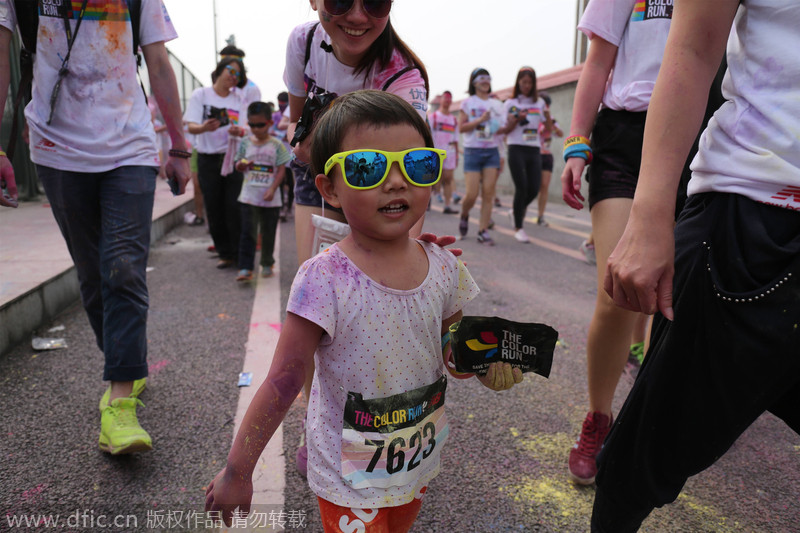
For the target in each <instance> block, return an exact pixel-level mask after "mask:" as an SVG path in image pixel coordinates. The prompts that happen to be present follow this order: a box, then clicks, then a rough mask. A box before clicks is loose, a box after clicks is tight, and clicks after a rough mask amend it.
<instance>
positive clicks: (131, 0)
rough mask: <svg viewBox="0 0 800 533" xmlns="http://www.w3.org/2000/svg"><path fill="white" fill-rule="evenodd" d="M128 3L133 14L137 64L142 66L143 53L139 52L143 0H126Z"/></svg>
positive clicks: (129, 11) (134, 53)
mask: <svg viewBox="0 0 800 533" xmlns="http://www.w3.org/2000/svg"><path fill="white" fill-rule="evenodd" d="M125 1H126V3H127V4H128V13H130V15H131V31H132V33H133V55H135V56H136V66H137V67H141V66H142V55H141V54H140V53H139V29H140V28H141V22H142V0H125Z"/></svg>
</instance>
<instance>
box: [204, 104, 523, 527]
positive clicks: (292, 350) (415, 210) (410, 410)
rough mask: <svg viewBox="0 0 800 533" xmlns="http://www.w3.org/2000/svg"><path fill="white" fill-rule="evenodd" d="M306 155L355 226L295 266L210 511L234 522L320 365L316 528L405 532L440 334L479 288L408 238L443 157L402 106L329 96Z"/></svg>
mask: <svg viewBox="0 0 800 533" xmlns="http://www.w3.org/2000/svg"><path fill="white" fill-rule="evenodd" d="M312 153H313V154H314V157H313V159H312V168H313V169H314V172H315V175H316V178H315V181H316V184H317V186H318V188H319V190H320V192H321V193H322V195H323V196H324V197H325V200H326V201H327V202H329V203H330V204H331V205H335V206H339V207H341V208H342V209H343V210H344V213H345V214H346V215H347V220H348V222H349V224H350V228H351V233H350V235H349V236H348V237H346V238H345V239H343V240H342V241H341V242H339V243H336V244H334V245H332V246H331V247H330V248H328V249H327V250H326V251H325V252H323V253H321V254H318V255H317V256H315V257H313V258H312V259H310V260H309V261H307V262H305V263H304V264H303V265H302V267H301V269H300V271H299V272H298V274H297V276H296V278H295V281H294V284H293V286H292V291H291V294H290V296H289V302H288V304H287V314H286V321H285V322H284V324H283V327H282V330H281V335H280V338H279V340H278V346H277V348H276V350H275V357H274V361H273V363H272V367H271V368H270V371H269V375H268V376H267V378H266V380H265V381H264V384H263V385H262V386H261V387H260V388H259V390H258V393H257V394H256V397H255V399H254V400H253V403H252V404H251V405H250V407H249V408H248V410H247V413H246V415H245V418H244V420H243V422H242V426H241V429H240V431H239V433H238V434H237V436H236V439H235V441H234V444H233V447H232V449H231V451H230V453H229V455H228V462H227V465H226V467H225V469H223V470H222V471H221V472H220V473H219V474H218V475H217V476H216V477H215V479H214V480H213V481H212V482H211V483H210V484H209V486H208V490H207V496H206V509H207V510H211V511H221V512H222V515H223V519H224V520H225V522H226V523H227V524H230V521H231V516H232V513H233V511H234V509H236V508H237V507H242V508H244V509H247V508H248V507H249V502H250V498H251V496H252V480H251V477H252V472H253V468H254V465H255V462H256V461H257V460H258V457H259V456H260V454H261V452H262V450H263V449H264V446H265V445H266V444H267V442H268V441H269V439H270V437H271V436H272V434H273V432H274V431H275V429H276V428H277V427H278V425H279V424H280V423H281V421H282V420H283V417H284V416H285V414H286V411H287V410H288V408H289V407H290V405H291V404H292V402H293V400H294V398H295V397H296V396H297V393H298V392H299V391H300V389H301V387H302V385H303V381H304V378H305V372H306V369H307V368H308V367H309V366H311V365H313V364H315V363H316V372H315V373H314V383H313V387H312V392H311V401H310V405H309V408H308V425H307V431H308V450H309V456H308V482H309V485H310V487H311V489H312V490H313V491H314V492H315V493H316V494H317V496H318V497H319V505H320V513H321V517H322V523H323V524H324V527H325V531H328V532H342V531H354V530H356V527H359V528H360V529H359V530H360V531H365V532H370V531H397V532H402V531H408V530H409V528H410V527H411V525H412V524H413V522H414V519H415V517H416V516H417V513H418V512H419V509H420V505H421V499H422V496H423V494H424V493H425V490H426V486H427V484H428V483H429V482H430V480H431V479H432V478H433V477H434V476H435V475H436V474H437V472H438V470H439V455H440V452H441V449H442V444H443V443H444V442H445V440H446V439H447V434H448V425H447V418H446V415H445V413H444V397H445V388H446V385H447V380H446V378H445V368H446V367H445V365H444V363H443V358H442V346H441V343H440V339H441V338H442V335H443V334H444V333H445V332H447V331H448V327H449V325H450V324H453V323H455V322H456V321H458V320H460V318H461V310H462V308H463V306H464V305H465V304H466V303H467V302H468V301H469V300H471V299H472V298H474V297H475V296H476V295H477V293H478V288H477V286H476V285H475V283H474V281H473V280H472V277H471V276H470V275H469V273H468V272H467V270H466V268H465V267H464V264H463V263H462V262H461V261H459V260H458V259H456V257H455V256H453V254H451V253H450V252H449V251H447V250H444V249H442V248H440V247H439V246H437V245H435V244H429V243H423V242H421V241H417V240H414V239H411V238H409V236H408V232H409V230H410V229H411V227H412V226H413V225H414V224H415V223H416V222H417V221H418V220H419V218H420V217H421V216H422V215H423V214H424V213H425V210H426V208H427V205H428V200H429V199H430V190H431V189H430V187H431V186H432V185H433V184H435V183H436V182H437V181H438V180H439V177H440V176H441V170H442V160H443V158H444V153H443V152H442V151H441V150H436V149H434V148H433V140H432V138H431V134H430V130H429V129H428V126H427V124H426V123H425V121H424V120H423V119H422V118H421V117H420V116H419V115H418V114H417V113H416V111H415V110H414V109H413V108H412V107H411V106H410V105H408V104H407V103H406V102H404V101H403V100H402V99H401V98H399V97H397V96H395V95H392V94H388V93H385V92H381V91H358V92H354V93H351V94H348V95H345V96H342V97H339V98H338V99H337V100H336V101H335V102H334V104H333V106H332V107H331V109H330V110H329V111H328V112H327V113H326V114H325V116H324V117H323V118H322V119H321V120H320V122H319V124H318V125H317V127H316V130H315V132H314V138H313V150H312ZM315 352H316V355H315ZM479 379H480V380H481V382H482V383H483V384H484V385H485V386H487V387H489V388H491V389H494V390H503V389H507V388H510V387H511V386H513V385H514V384H515V383H519V382H521V381H522V374H521V373H519V372H518V370H514V371H513V373H512V370H511V368H510V366H509V365H508V364H507V363H504V364H502V365H501V366H493V367H491V368H490V369H489V371H488V373H487V374H486V376H483V377H479ZM342 524H345V525H348V526H349V528H347V529H345V528H344V527H345V526H344V525H342Z"/></svg>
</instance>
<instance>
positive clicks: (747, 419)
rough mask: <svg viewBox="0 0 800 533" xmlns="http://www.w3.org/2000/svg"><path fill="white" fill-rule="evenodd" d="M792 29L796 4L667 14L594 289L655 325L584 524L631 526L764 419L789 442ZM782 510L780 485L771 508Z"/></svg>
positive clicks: (795, 105) (798, 168) (792, 389)
mask: <svg viewBox="0 0 800 533" xmlns="http://www.w3.org/2000/svg"><path fill="white" fill-rule="evenodd" d="M776 14H780V16H776ZM731 24H733V30H732V31H731ZM798 27H800V4H798V3H797V2H796V1H795V0H743V1H740V0H723V1H720V2H679V3H677V4H676V6H675V13H674V18H673V23H672V30H671V33H670V39H669V43H668V45H667V49H666V52H665V55H664V63H663V66H662V68H661V73H660V74H659V77H658V83H657V84H656V86H655V90H654V92H653V101H652V104H651V106H650V110H649V112H648V118H647V127H646V131H645V143H644V150H643V158H642V166H641V177H640V181H639V187H638V188H637V191H636V198H635V199H634V202H633V207H632V209H631V216H630V220H629V222H628V226H627V228H626V229H625V233H624V234H623V236H622V239H621V240H620V243H619V245H618V246H617V248H616V249H615V250H614V252H613V254H612V255H611V258H610V260H609V267H608V275H607V277H606V283H605V287H606V290H607V291H608V292H609V294H610V295H611V296H612V297H613V299H614V301H615V302H616V303H617V304H619V305H623V306H624V307H625V308H627V309H632V310H636V311H644V312H646V313H653V312H656V311H660V312H661V313H662V314H663V316H664V318H665V319H666V320H663V327H658V328H654V330H653V338H652V344H651V350H650V352H649V353H648V355H647V359H646V363H647V364H645V365H644V366H643V367H642V370H641V372H640V374H639V377H638V379H637V380H636V382H635V383H634V386H633V388H632V390H631V392H630V394H629V396H628V399H627V400H626V402H625V405H624V406H623V407H622V410H621V411H620V414H619V419H618V423H617V424H616V425H615V426H614V428H613V429H612V431H611V433H610V434H609V436H608V439H607V440H606V444H605V446H604V448H603V451H602V452H601V454H600V456H599V459H598V462H599V466H600V470H599V472H598V474H597V492H596V496H595V504H594V513H593V517H592V531H598V532H606V531H609V532H610V531H613V532H629V531H636V530H638V529H639V526H640V525H641V524H642V521H643V520H644V519H645V518H646V517H647V516H648V514H649V513H650V512H651V510H652V509H653V508H654V507H661V506H663V505H664V504H666V503H669V502H672V501H674V500H675V498H677V497H678V495H679V493H680V491H681V490H682V488H683V486H684V483H685V482H686V481H687V479H688V478H689V476H692V475H695V474H697V473H699V472H701V471H703V470H705V469H706V468H707V467H709V466H711V465H712V464H713V463H714V462H715V461H716V460H717V459H719V458H720V457H721V456H722V455H723V454H724V453H725V452H726V451H727V450H728V449H729V447H731V445H733V444H734V442H735V440H736V439H737V438H738V437H739V435H740V434H742V433H743V432H744V431H745V430H746V429H747V427H748V426H749V425H750V424H751V423H752V422H753V421H754V420H755V419H756V418H758V417H759V416H760V415H761V414H762V413H763V412H764V411H771V412H772V413H773V414H775V415H776V416H778V417H780V418H782V419H783V420H784V421H785V422H786V423H787V424H788V425H789V427H790V428H791V429H793V430H794V431H795V433H800V414H799V413H800V411H798V398H800V359H798V353H800V339H799V338H798V333H797V317H798V316H800V299H798V294H799V293H800V287H798V282H800V279H798V278H800V276H798V272H799V271H800V214H798V213H797V211H798V207H800V198H799V197H798V194H797V191H799V190H800V155H799V154H800V101H798V98H797V87H798V84H799V83H800V56H798V54H793V53H787V50H793V49H796V46H795V45H800V36H799V35H798V33H797V28H798ZM726 40H727V59H728V71H727V73H726V74H725V78H724V81H723V85H722V91H723V95H724V96H725V98H726V99H727V101H726V102H725V103H724V104H723V105H722V107H721V108H719V109H718V110H717V111H716V113H715V114H714V116H713V118H712V119H711V120H710V122H709V124H708V127H707V129H706V130H705V132H704V133H703V136H702V138H701V141H700V146H699V151H698V153H697V156H696V157H695V159H694V161H693V163H692V170H693V175H692V178H691V181H690V182H689V198H688V200H687V202H686V205H685V207H684V208H683V211H682V213H681V216H680V218H679V220H678V223H677V225H676V226H675V227H674V230H673V218H672V217H673V212H674V209H675V197H676V194H675V193H676V190H677V188H678V182H679V180H680V175H681V170H682V166H683V161H684V158H685V156H686V154H687V153H689V150H690V147H691V144H692V141H693V140H694V138H695V134H694V131H695V130H696V128H697V125H698V124H700V122H701V119H702V116H703V111H704V109H705V103H706V96H707V94H708V88H709V85H711V82H712V79H713V78H714V73H715V71H716V69H717V65H719V63H720V59H721V57H722V54H723V53H724V51H725V43H726ZM676 109H680V110H681V112H680V113H676V112H675V110H676ZM623 422H624V423H623ZM755 462H758V463H760V464H763V465H764V466H765V469H769V465H768V464H767V463H768V462H766V461H758V460H757V461H755ZM772 471H773V472H775V470H774V469H772ZM776 482H778V483H781V482H782V478H781V477H780V474H778V476H777V477H776ZM728 495H729V497H730V498H738V497H739V496H737V494H736V491H735V489H734V490H732V491H728ZM796 501H797V498H796V494H793V493H791V492H786V497H785V501H783V502H780V501H777V502H773V504H774V505H776V506H785V505H789V506H791V505H796ZM749 529H753V527H750V528H749Z"/></svg>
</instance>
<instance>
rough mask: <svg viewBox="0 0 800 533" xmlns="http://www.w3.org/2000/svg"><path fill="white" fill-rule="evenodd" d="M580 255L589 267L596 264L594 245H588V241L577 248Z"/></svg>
mask: <svg viewBox="0 0 800 533" xmlns="http://www.w3.org/2000/svg"><path fill="white" fill-rule="evenodd" d="M578 249H579V250H580V251H581V253H583V257H585V258H586V262H587V263H589V264H590V265H596V264H597V257H596V256H595V253H594V244H592V243H590V242H589V241H583V242H582V243H581V245H580V247H579V248H578Z"/></svg>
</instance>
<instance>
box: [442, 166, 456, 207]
mask: <svg viewBox="0 0 800 533" xmlns="http://www.w3.org/2000/svg"><path fill="white" fill-rule="evenodd" d="M453 174H454V170H453V169H452V168H451V169H444V170H442V197H443V198H444V206H445V207H450V201H451V200H452V199H453Z"/></svg>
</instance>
